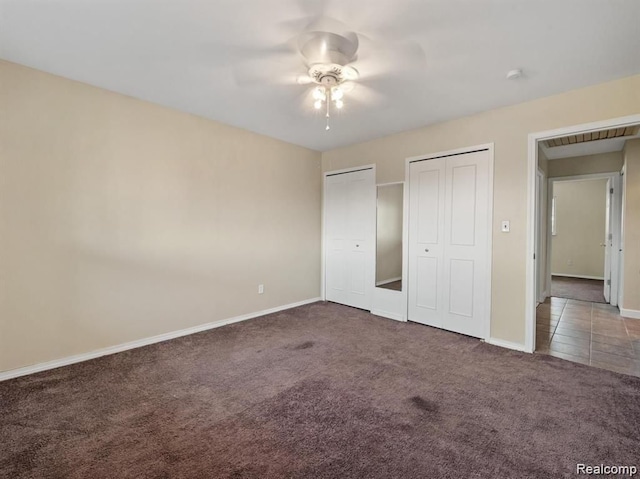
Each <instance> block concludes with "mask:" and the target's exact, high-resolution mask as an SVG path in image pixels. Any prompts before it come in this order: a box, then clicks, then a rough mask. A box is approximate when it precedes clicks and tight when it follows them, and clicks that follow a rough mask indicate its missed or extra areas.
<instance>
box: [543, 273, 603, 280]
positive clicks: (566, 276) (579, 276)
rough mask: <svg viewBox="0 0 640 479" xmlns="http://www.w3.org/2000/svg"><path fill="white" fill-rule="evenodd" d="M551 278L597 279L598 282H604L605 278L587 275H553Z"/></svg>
mask: <svg viewBox="0 0 640 479" xmlns="http://www.w3.org/2000/svg"><path fill="white" fill-rule="evenodd" d="M551 276H564V277H565V278H579V279H597V280H598V281H604V276H587V275H585V274H564V273H551Z"/></svg>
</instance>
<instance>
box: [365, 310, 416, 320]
mask: <svg viewBox="0 0 640 479" xmlns="http://www.w3.org/2000/svg"><path fill="white" fill-rule="evenodd" d="M371 314H373V315H375V316H382V317H383V318H387V319H393V320H394V321H401V322H403V323H404V322H406V321H407V320H406V319H405V318H404V316H403V315H402V314H396V313H390V312H388V311H382V310H380V309H372V310H371Z"/></svg>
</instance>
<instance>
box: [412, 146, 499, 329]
mask: <svg viewBox="0 0 640 479" xmlns="http://www.w3.org/2000/svg"><path fill="white" fill-rule="evenodd" d="M489 160H490V157H489V152H488V151H486V150H484V151H479V152H473V153H465V154H460V155H452V156H447V157H442V158H436V159H432V160H425V161H417V162H413V163H411V164H410V166H409V168H410V171H409V269H408V272H409V278H408V279H409V284H408V301H409V305H408V319H409V320H411V321H416V322H420V323H424V324H428V325H430V326H435V327H440V328H443V329H447V330H450V331H455V332H459V333H463V334H467V335H470V336H476V337H484V335H485V331H484V328H485V319H486V314H487V312H486V305H487V304H486V302H487V291H488V288H489V287H490V285H488V284H487V279H488V268H489V262H488V261H489V252H488V250H487V248H488V244H489V243H488V241H489V234H490V225H489V224H488V219H489V207H490V202H489V200H490V197H489V195H490V191H489V180H490V178H489V171H490V164H489Z"/></svg>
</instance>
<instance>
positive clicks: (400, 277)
mask: <svg viewBox="0 0 640 479" xmlns="http://www.w3.org/2000/svg"><path fill="white" fill-rule="evenodd" d="M401 279H402V276H398V277H397V278H390V279H383V280H382V281H376V286H380V285H381V284H389V283H394V282H396V281H400V280H401Z"/></svg>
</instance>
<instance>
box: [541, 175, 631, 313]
mask: <svg viewBox="0 0 640 479" xmlns="http://www.w3.org/2000/svg"><path fill="white" fill-rule="evenodd" d="M609 179H610V180H611V181H612V183H613V189H614V192H615V193H614V195H613V198H611V214H612V215H613V216H612V221H611V234H612V239H611V243H612V244H611V251H610V256H609V259H610V261H609V262H610V267H611V293H610V296H609V297H610V304H611V305H612V306H618V290H619V287H620V285H619V284H618V280H619V274H618V272H619V271H620V251H619V250H620V244H621V238H620V236H621V235H620V233H621V228H620V218H621V213H622V202H621V198H622V197H621V195H620V192H621V191H620V188H621V186H622V184H621V181H620V173H592V174H586V175H574V176H557V177H554V178H549V179H548V180H547V181H548V186H547V192H548V193H547V218H549V219H550V218H551V199H552V198H553V189H554V185H555V183H562V182H566V181H589V180H609ZM607 194H609V192H607ZM551 233H552V232H551V231H550V228H548V229H547V258H546V260H547V275H546V282H547V284H548V285H551V279H552V276H553V275H552V274H551V273H552V271H551V254H550V253H551V252H552V251H553V248H552V247H551V242H552V241H553V238H552V234H551ZM605 281H606V278H605ZM614 292H615V296H614Z"/></svg>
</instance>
